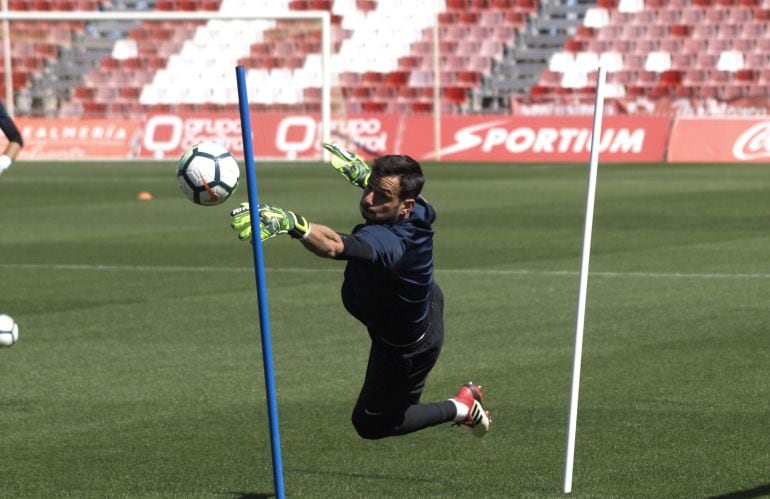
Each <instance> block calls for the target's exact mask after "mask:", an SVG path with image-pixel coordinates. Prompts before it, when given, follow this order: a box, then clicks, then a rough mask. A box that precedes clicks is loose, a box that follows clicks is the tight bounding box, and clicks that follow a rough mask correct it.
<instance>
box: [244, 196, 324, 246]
mask: <svg viewBox="0 0 770 499" xmlns="http://www.w3.org/2000/svg"><path fill="white" fill-rule="evenodd" d="M257 213H258V214H259V235H260V238H261V239H262V240H263V241H266V240H268V239H270V238H271V237H273V236H276V235H277V234H289V235H290V236H291V237H293V238H295V239H300V238H304V237H305V236H307V234H309V233H310V223H308V221H307V219H305V217H302V216H300V215H297V214H296V213H294V212H292V211H289V210H284V209H282V208H279V207H277V206H270V205H269V204H261V205H259V208H258V210H257ZM230 216H231V217H233V222H232V223H231V224H230V226H231V227H232V228H233V229H235V230H236V231H238V239H240V240H241V241H245V240H246V239H250V238H251V210H250V208H249V203H241V207H240V208H236V209H234V210H233V211H231V212H230Z"/></svg>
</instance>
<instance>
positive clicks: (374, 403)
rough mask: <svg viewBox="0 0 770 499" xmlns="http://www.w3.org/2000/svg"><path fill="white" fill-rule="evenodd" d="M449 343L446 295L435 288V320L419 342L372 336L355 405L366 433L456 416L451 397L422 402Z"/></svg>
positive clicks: (393, 431)
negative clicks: (392, 342) (446, 341)
mask: <svg viewBox="0 0 770 499" xmlns="http://www.w3.org/2000/svg"><path fill="white" fill-rule="evenodd" d="M443 343H444V295H443V293H442V292H441V288H439V287H438V285H437V284H435V283H434V284H433V287H432V290H431V304H430V325H429V326H428V329H427V330H426V332H425V336H424V337H423V339H422V340H421V341H420V342H418V343H417V344H416V345H414V346H409V347H400V348H399V347H392V346H389V345H386V344H383V343H381V342H378V341H377V338H374V339H373V340H372V347H371V350H370V352H369V364H368V366H367V368H366V378H365V379H364V386H363V387H362V388H361V394H360V395H359V396H358V402H356V407H355V409H354V410H353V418H352V419H353V426H354V427H355V428H356V431H357V432H358V434H359V435H360V436H361V437H362V438H367V439H378V438H384V437H390V436H395V435H405V434H407V433H412V432H415V431H418V430H421V429H423V428H427V427H429V426H435V425H438V424H441V423H446V422H449V421H452V420H453V419H454V417H455V415H456V409H455V405H454V404H453V403H452V402H450V401H448V400H446V401H443V402H438V403H432V404H421V403H420V396H421V395H422V391H423V389H424V388H425V380H426V379H427V377H428V373H430V371H431V369H433V366H434V365H435V364H436V361H437V360H438V357H439V354H440V353H441V346H442V344H443Z"/></svg>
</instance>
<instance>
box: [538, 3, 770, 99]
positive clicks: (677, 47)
mask: <svg viewBox="0 0 770 499" xmlns="http://www.w3.org/2000/svg"><path fill="white" fill-rule="evenodd" d="M600 3H601V5H600V6H598V5H597V6H595V7H592V8H590V9H589V10H588V11H587V12H586V15H585V16H584V18H583V22H582V25H581V26H579V27H578V28H577V29H576V30H575V33H574V36H573V37H572V38H571V39H569V40H568V42H567V43H565V46H564V47H563V48H562V49H561V50H558V51H556V52H554V53H553V54H552V55H551V56H550V58H549V60H548V63H549V67H548V71H546V72H544V73H543V74H542V75H541V77H540V79H539V81H538V84H537V85H536V87H534V88H533V90H534V92H533V95H534V94H537V96H538V97H539V98H542V99H548V98H552V97H554V96H558V95H562V96H563V95H565V94H567V95H572V96H573V97H575V96H577V98H582V99H592V97H591V95H592V93H593V88H592V87H591V86H589V83H590V82H589V78H588V76H590V75H591V74H592V73H595V71H596V64H594V63H592V62H589V61H593V60H596V59H597V58H599V59H602V60H604V58H606V57H611V58H612V59H614V60H615V61H616V62H614V63H613V64H610V65H607V64H603V65H604V67H605V68H606V69H607V71H608V83H609V85H608V95H609V96H610V97H617V98H624V97H626V98H649V99H656V98H661V97H667V98H677V97H688V98H715V99H718V100H722V101H728V102H730V101H735V100H737V99H747V98H749V99H750V98H755V97H757V98H764V97H767V95H768V89H767V86H766V85H763V84H761V83H760V82H759V74H760V70H761V69H762V68H763V67H764V63H765V62H766V61H767V56H768V52H767V50H766V48H762V47H761V43H762V42H761V41H762V40H764V39H766V34H767V26H768V23H767V20H768V18H770V10H767V9H766V8H761V7H760V4H759V2H758V1H755V0H740V1H738V0H693V1H692V2H691V1H689V0H677V1H672V2H668V1H663V0H647V1H646V2H645V0H620V1H619V2H617V4H615V3H614V2H611V1H605V2H600ZM768 6H770V4H768ZM564 61H567V62H564ZM594 81H595V80H594Z"/></svg>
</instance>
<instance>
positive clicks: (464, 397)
mask: <svg viewBox="0 0 770 499" xmlns="http://www.w3.org/2000/svg"><path fill="white" fill-rule="evenodd" d="M483 398H484V394H483V393H482V391H481V387H478V386H476V385H474V384H473V383H472V382H468V383H465V384H464V385H463V386H461V387H460V390H458V392H457V395H455V396H454V400H456V401H457V402H459V403H461V404H463V405H464V406H466V407H467V408H468V415H467V416H466V417H465V419H464V420H462V421H460V422H458V423H455V424H456V425H457V426H460V427H463V428H467V429H469V430H470V431H471V433H472V434H473V435H474V436H477V437H483V436H484V435H486V434H487V432H488V431H489V423H490V421H491V420H490V418H489V411H485V410H484V406H483V405H482V403H481V400H482V399H483Z"/></svg>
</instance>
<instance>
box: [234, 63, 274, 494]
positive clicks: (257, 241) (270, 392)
mask: <svg viewBox="0 0 770 499" xmlns="http://www.w3.org/2000/svg"><path fill="white" fill-rule="evenodd" d="M235 77H236V79H237V80H238V106H239V109H240V114H241V132H242V133H243V157H244V160H245V162H246V182H247V187H248V190H249V205H250V206H251V207H252V208H256V206H257V205H258V204H259V201H258V200H257V174H256V170H255V168H254V147H253V146H252V144H251V119H250V117H249V97H248V94H247V92H246V72H245V71H244V69H243V66H238V67H236V68H235ZM253 214H254V212H252V217H251V247H252V252H253V253H254V273H255V275H256V279H257V301H259V329H260V331H261V335H262V363H263V365H264V368H265V388H266V390H267V415H268V418H269V420H270V447H271V448H272V451H273V483H274V484H275V497H276V498H278V499H284V497H286V495H285V492H284V489H283V463H282V461H281V437H280V434H279V431H278V402H277V400H276V395H275V376H274V375H273V348H272V345H271V342H270V318H269V317H268V312H267V285H266V283H265V262H264V258H263V255H262V238H261V237H260V236H259V220H258V219H257V217H255V216H253Z"/></svg>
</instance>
